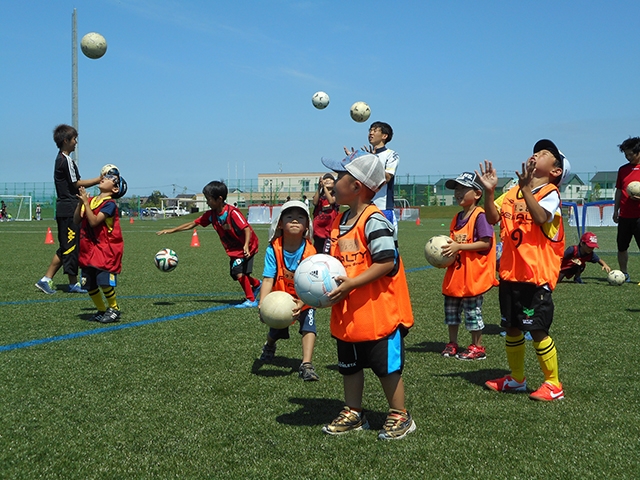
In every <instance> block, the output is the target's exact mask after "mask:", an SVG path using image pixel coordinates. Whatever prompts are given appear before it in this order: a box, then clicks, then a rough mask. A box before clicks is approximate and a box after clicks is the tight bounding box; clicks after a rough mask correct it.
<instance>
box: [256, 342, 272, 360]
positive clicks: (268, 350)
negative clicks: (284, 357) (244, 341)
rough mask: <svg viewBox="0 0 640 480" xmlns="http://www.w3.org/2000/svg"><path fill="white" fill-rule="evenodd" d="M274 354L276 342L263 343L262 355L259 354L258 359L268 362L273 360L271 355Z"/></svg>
mask: <svg viewBox="0 0 640 480" xmlns="http://www.w3.org/2000/svg"><path fill="white" fill-rule="evenodd" d="M275 355H276V344H275V343H274V344H273V345H269V344H268V343H265V344H264V345H263V346H262V355H260V361H262V362H270V361H271V360H273V357H275Z"/></svg>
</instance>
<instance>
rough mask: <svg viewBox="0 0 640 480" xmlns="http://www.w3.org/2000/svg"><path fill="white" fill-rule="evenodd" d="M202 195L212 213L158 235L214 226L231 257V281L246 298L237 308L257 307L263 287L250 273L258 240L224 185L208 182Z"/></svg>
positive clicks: (209, 211)
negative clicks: (228, 201)
mask: <svg viewBox="0 0 640 480" xmlns="http://www.w3.org/2000/svg"><path fill="white" fill-rule="evenodd" d="M202 193H203V194H204V196H205V198H206V199H207V205H209V207H210V208H211V210H208V211H206V212H205V213H204V214H203V215H202V216H201V217H200V218H197V219H196V220H194V221H192V222H187V223H183V224H182V225H180V226H177V227H175V228H168V229H165V230H160V231H159V232H156V233H157V234H158V235H165V234H167V233H176V232H183V231H185V230H192V229H194V228H195V227H196V226H201V227H207V226H209V225H211V226H212V227H213V228H214V230H215V231H216V232H217V233H218V235H219V236H220V241H221V242H222V246H223V247H224V249H225V251H226V252H227V255H229V259H230V260H229V268H230V275H231V278H233V279H234V280H237V281H238V283H239V284H240V286H241V287H242V290H243V291H244V295H245V297H246V299H245V301H244V302H242V303H239V304H238V305H236V308H251V307H257V306H258V300H257V297H258V293H259V292H260V285H261V283H260V280H258V279H257V278H253V277H252V276H251V272H252V271H253V257H254V256H255V254H256V253H258V236H257V235H256V233H255V232H254V231H253V228H251V225H249V222H247V219H246V218H245V217H244V215H242V212H241V211H240V210H238V209H237V208H236V207H234V206H232V205H229V204H228V203H227V194H228V190H227V186H226V185H225V184H224V183H222V182H218V181H215V180H214V181H213V182H209V183H208V184H206V185H205V186H204V188H203V189H202Z"/></svg>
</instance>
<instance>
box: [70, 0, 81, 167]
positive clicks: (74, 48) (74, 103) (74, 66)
mask: <svg viewBox="0 0 640 480" xmlns="http://www.w3.org/2000/svg"><path fill="white" fill-rule="evenodd" d="M71 23H72V28H71V30H72V33H71V125H72V126H73V128H75V129H76V131H79V129H78V25H77V21H76V9H75V8H74V9H73V16H72V22H71ZM73 156H74V157H73V158H74V159H75V161H76V163H80V152H79V151H78V146H77V145H76V149H75V152H74V153H73Z"/></svg>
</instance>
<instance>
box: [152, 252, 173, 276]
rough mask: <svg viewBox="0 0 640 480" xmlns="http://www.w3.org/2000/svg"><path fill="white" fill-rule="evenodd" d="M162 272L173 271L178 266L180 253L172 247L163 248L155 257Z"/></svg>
mask: <svg viewBox="0 0 640 480" xmlns="http://www.w3.org/2000/svg"><path fill="white" fill-rule="evenodd" d="M153 260H154V262H155V264H156V267H158V270H160V271H161V272H171V271H173V270H175V268H176V267H177V266H178V255H176V252H174V251H173V250H171V249H170V248H163V249H162V250H160V251H159V252H158V253H156V256H155V258H154V259H153Z"/></svg>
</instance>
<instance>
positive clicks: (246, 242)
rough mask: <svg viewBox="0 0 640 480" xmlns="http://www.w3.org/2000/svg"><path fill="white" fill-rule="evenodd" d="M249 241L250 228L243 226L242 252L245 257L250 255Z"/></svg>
mask: <svg viewBox="0 0 640 480" xmlns="http://www.w3.org/2000/svg"><path fill="white" fill-rule="evenodd" d="M250 241H251V229H250V228H249V227H245V228H244V246H243V247H242V252H243V253H244V256H245V257H248V256H249V255H251V252H250V251H249V242H250Z"/></svg>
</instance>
